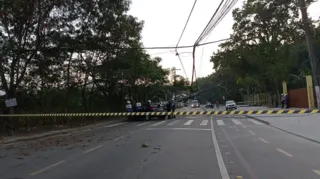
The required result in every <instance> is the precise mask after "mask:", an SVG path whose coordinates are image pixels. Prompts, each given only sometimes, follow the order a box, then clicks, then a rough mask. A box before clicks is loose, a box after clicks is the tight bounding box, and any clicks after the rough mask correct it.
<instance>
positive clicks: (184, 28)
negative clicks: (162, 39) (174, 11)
mask: <svg viewBox="0 0 320 179" xmlns="http://www.w3.org/2000/svg"><path fill="white" fill-rule="evenodd" d="M196 4H197V0H195V1H194V3H193V5H192V8H191V11H190V13H189V16H188V19H187V21H186V23H185V25H184V27H183V30H182V32H181V35H180V38H179V40H178V42H177V45H176V47H178V45H179V43H180V41H181V39H182V36H183V34H184V31H185V30H186V28H187V25H188V23H189V20H190V17H191V15H192V12H193V9H194V7H195V6H196ZM175 51H176V55H177V56H178V59H179V61H180V64H181V67H182V70H183V72H184V75H185V78H186V79H187V78H188V75H187V72H186V70H185V68H184V65H183V63H182V60H181V58H180V56H179V53H178V48H176V49H175Z"/></svg>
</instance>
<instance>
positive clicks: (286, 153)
mask: <svg viewBox="0 0 320 179" xmlns="http://www.w3.org/2000/svg"><path fill="white" fill-rule="evenodd" d="M277 151H279V152H281V153H282V154H284V155H286V156H288V157H292V155H291V154H290V153H289V152H286V151H284V150H282V149H279V148H277Z"/></svg>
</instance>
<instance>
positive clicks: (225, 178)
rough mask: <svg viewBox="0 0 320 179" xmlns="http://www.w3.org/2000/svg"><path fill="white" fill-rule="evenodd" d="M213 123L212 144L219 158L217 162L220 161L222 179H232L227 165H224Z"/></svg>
mask: <svg viewBox="0 0 320 179" xmlns="http://www.w3.org/2000/svg"><path fill="white" fill-rule="evenodd" d="M210 123H211V135H212V142H213V146H214V150H215V152H216V157H217V161H218V166H219V169H220V174H221V178H222V179H230V177H229V174H228V171H227V168H226V165H225V164H224V161H223V158H222V154H221V151H220V148H219V144H218V141H217V137H216V134H215V133H214V127H213V121H212V120H210Z"/></svg>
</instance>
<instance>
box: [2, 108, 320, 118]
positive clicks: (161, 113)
mask: <svg viewBox="0 0 320 179" xmlns="http://www.w3.org/2000/svg"><path fill="white" fill-rule="evenodd" d="M315 113H320V110H318V109H313V110H312V109H306V110H257V111H185V112H173V114H174V115H177V116H191V115H251V114H256V115H259V114H260V115H262V114H263V115H266V114H315ZM171 114H172V112H115V113H111V112H109V113H56V114H53V113H51V114H0V117H5V116H7V117H84V116H145V115H149V116H163V115H171Z"/></svg>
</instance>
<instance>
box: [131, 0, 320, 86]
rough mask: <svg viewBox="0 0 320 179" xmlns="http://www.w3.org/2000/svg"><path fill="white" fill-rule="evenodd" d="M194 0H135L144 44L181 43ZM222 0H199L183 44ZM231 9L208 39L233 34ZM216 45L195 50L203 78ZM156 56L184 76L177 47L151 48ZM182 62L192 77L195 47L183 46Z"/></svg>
mask: <svg viewBox="0 0 320 179" xmlns="http://www.w3.org/2000/svg"><path fill="white" fill-rule="evenodd" d="M243 1H244V0H239V1H238V3H237V4H236V5H235V6H234V8H236V7H241V5H242V4H243ZM193 3H194V0H132V5H131V9H130V11H129V13H130V14H132V15H134V16H135V17H137V18H138V19H139V20H143V21H144V22H145V24H144V29H143V32H142V36H143V39H142V41H143V44H144V46H145V47H153V46H175V45H176V44H177V42H178V39H179V37H180V34H181V32H182V29H183V27H184V24H185V22H186V20H187V17H188V15H189V12H190V10H191V7H192V5H193ZM219 3H220V0H198V2H197V4H196V6H195V9H194V11H193V14H192V16H191V18H190V21H189V24H188V26H187V29H186V31H185V33H184V36H183V37H182V40H181V42H180V45H193V44H194V42H195V41H196V39H197V38H198V36H199V35H200V34H201V32H202V30H203V29H204V27H205V26H206V24H207V23H208V21H209V19H210V18H211V16H212V14H213V13H214V11H215V9H216V8H217V6H218V4H219ZM316 7H320V2H316V3H314V4H313V5H312V6H310V7H309V14H310V15H311V16H312V17H313V18H318V17H319V16H320V10H319V8H318V9H317V8H316ZM231 12H232V10H231V11H230V12H229V13H228V14H227V16H226V17H225V18H224V19H223V20H222V21H221V22H220V23H219V25H218V26H217V27H216V28H215V29H214V30H213V32H212V33H211V35H210V37H209V38H208V39H207V40H206V41H207V42H209V41H215V40H219V39H224V38H228V37H229V35H230V34H231V33H232V29H231V27H232V24H233V18H232V15H231ZM218 45H219V44H218V43H217V44H211V45H206V46H202V47H198V48H197V50H196V73H197V74H196V75H197V77H203V76H207V75H209V74H211V73H212V72H213V69H212V66H213V65H212V63H210V61H209V59H210V56H211V55H212V53H213V52H214V51H216V50H217V48H218ZM148 52H149V54H150V55H152V56H153V57H155V56H159V57H161V58H162V59H163V61H162V66H163V67H164V68H172V67H176V68H178V69H181V70H180V71H177V74H179V75H182V76H185V75H184V73H183V71H182V67H181V64H180V62H179V59H178V57H177V56H175V52H174V50H148ZM182 52H186V53H183V54H181V58H182V61H183V65H184V67H185V70H186V73H187V76H188V78H189V79H190V80H191V73H192V56H191V52H192V48H187V49H180V50H179V53H182Z"/></svg>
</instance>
